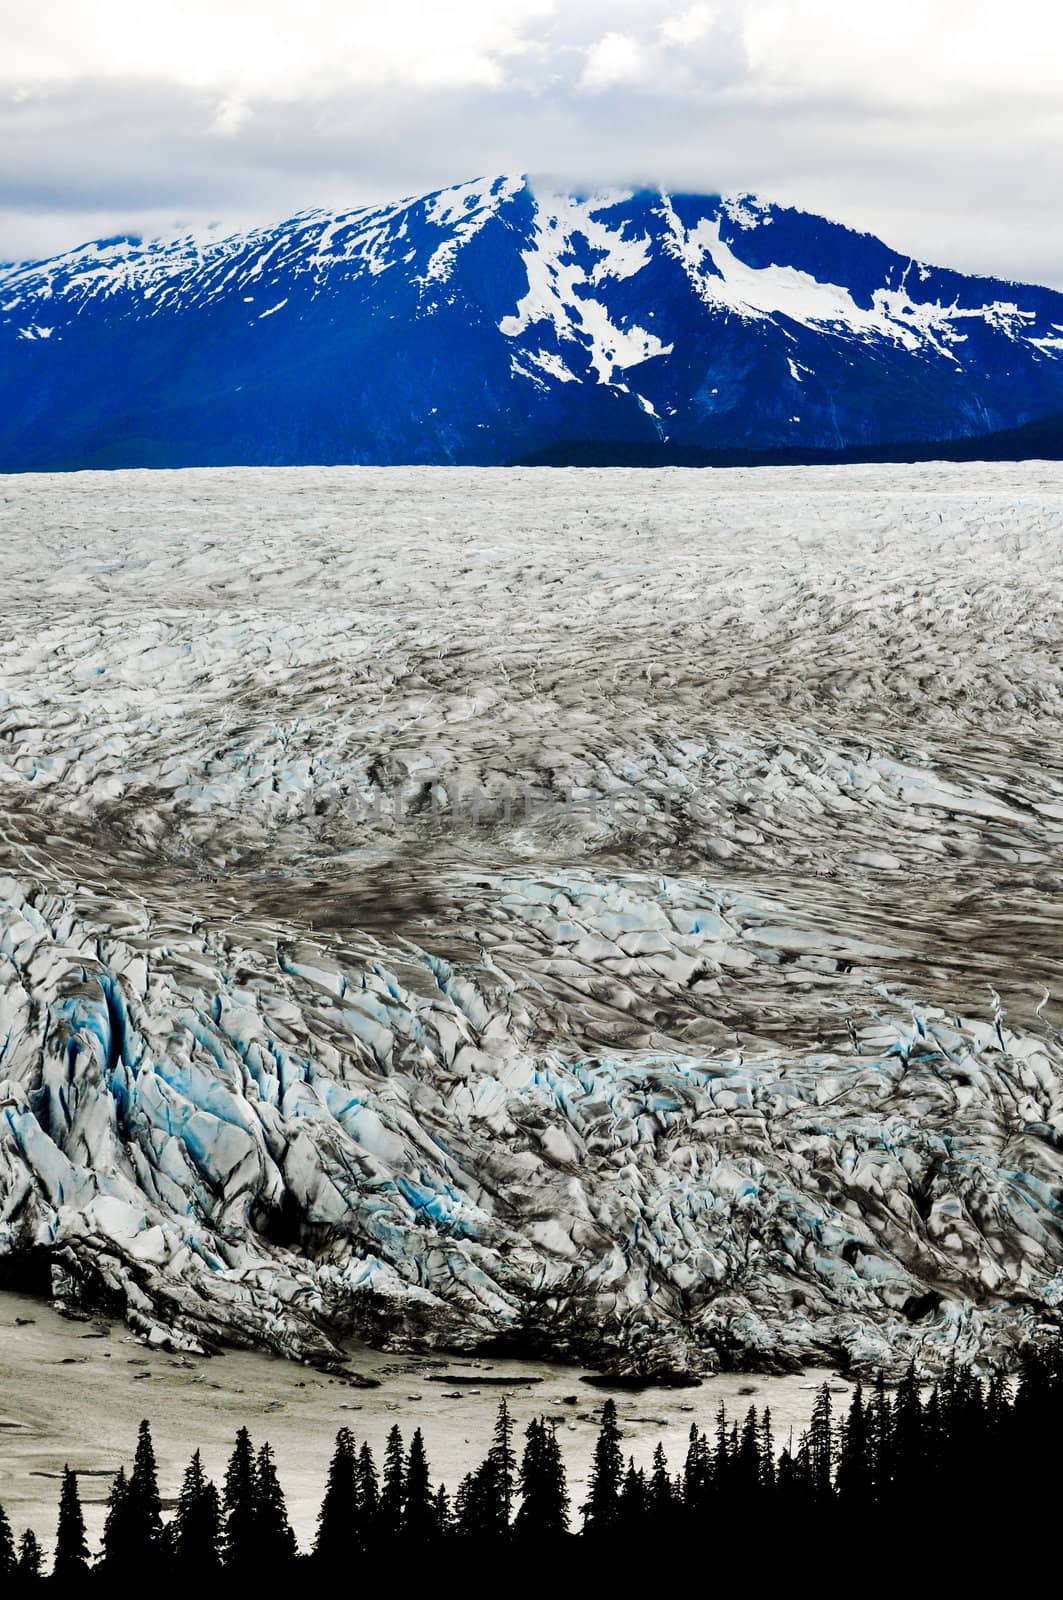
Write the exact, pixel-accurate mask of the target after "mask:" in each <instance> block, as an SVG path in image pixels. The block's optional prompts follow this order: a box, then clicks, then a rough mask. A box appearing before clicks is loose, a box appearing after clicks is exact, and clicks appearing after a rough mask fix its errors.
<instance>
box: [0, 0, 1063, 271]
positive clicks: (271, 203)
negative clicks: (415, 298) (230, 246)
mask: <svg viewBox="0 0 1063 1600" xmlns="http://www.w3.org/2000/svg"><path fill="white" fill-rule="evenodd" d="M1060 59H1063V7H1060V8H1057V7H1056V5H1055V4H1050V3H1048V0H1009V3H1008V5H1007V7H1004V6H1002V5H1001V4H1000V0H964V3H962V4H961V0H890V3H889V5H879V6H873V5H870V4H859V3H856V0H385V3H384V4H381V3H380V0H372V3H370V0H152V3H151V4H150V5H145V4H144V0H5V3H3V4H0V259H2V258H5V257H6V258H9V259H10V258H13V257H16V256H19V255H25V254H44V253H47V252H49V251H53V250H56V249H60V248H63V247H66V246H71V245H74V244H76V243H79V242H80V241H81V240H82V239H84V238H86V237H92V236H95V235H98V234H103V233H113V232H118V231H130V232H152V231H155V230H156V229H158V228H168V227H169V226H170V225H171V224H172V222H174V221H176V220H177V219H193V218H194V219H195V220H197V221H198V222H202V221H203V220H217V221H218V223H219V224H220V225H221V226H223V227H224V226H234V225H243V224H245V223H246V222H248V221H252V220H258V221H263V222H268V221H270V220H276V219H278V218H280V217H283V216H285V215H287V214H290V212H292V211H295V210H299V209H302V208H304V207H306V206H310V205H315V204H326V205H327V204H340V205H342V204H356V203H358V202H360V201H363V200H376V199H382V198H387V197H395V196H399V195H402V194H411V193H416V192H419V191H421V190H424V189H428V188H431V187H435V186H439V185H442V184H444V183H448V182H452V181H457V180H460V179H461V178H465V177H470V176H472V175H473V174H474V173H482V172H498V171H514V170H516V171H530V172H538V173H548V174H550V175H551V176H555V177H557V178H559V179H562V180H568V181H572V182H575V183H580V184H584V185H597V184H605V183H607V184H623V183H639V182H645V183H658V182H659V183H663V184H665V185H667V186H672V187H684V188H688V189H703V190H713V189H718V188H737V189H746V188H748V189H754V190H759V191H760V192H762V193H764V194H765V195H768V196H770V197H772V198H775V199H778V200H780V201H782V202H783V203H787V204H796V205H802V206H805V207H806V208H808V209H810V210H817V211H822V212H824V213H826V214H827V215H833V216H836V217H839V218H840V219H841V220H843V221H847V222H851V223H852V224H854V225H855V226H859V227H862V228H866V229H870V230H872V231H874V232H877V233H879V234H880V235H881V236H882V237H884V238H886V239H887V240H888V241H889V242H890V243H892V244H895V245H897V246H898V247H899V248H902V249H906V250H910V251H912V252H913V253H915V254H917V255H919V256H921V257H923V258H924V259H926V260H934V261H940V262H943V263H945V264H949V265H955V266H957V267H960V268H963V269H964V270H968V271H972V270H983V271H986V272H991V273H996V274H998V275H1002V276H1015V277H1020V278H1029V279H1040V280H1042V281H1054V282H1063V119H1061V117H1060V114H1059V61H1060Z"/></svg>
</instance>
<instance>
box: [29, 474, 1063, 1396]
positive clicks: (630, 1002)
mask: <svg viewBox="0 0 1063 1600" xmlns="http://www.w3.org/2000/svg"><path fill="white" fill-rule="evenodd" d="M1061 534H1063V468H1061V467H1059V466H1054V465H1038V464H1026V465H1022V466H1003V467H997V466H994V467H970V466H952V467H948V466H927V467H900V466H894V467H842V468H795V469H779V468H774V469H762V470H759V471H731V472H712V471H704V472H687V471H661V472H628V471H618V470H612V471H608V472H594V471H548V470H544V469H539V470H527V471H521V470H481V471H477V470H456V469H330V470H309V469H291V470H283V471H282V470H212V471H197V472H182V473H136V472H130V473H111V474H75V475H68V476H58V475H57V476H47V477H35V476H20V477H8V478H2V479H0V606H2V619H0V622H2V629H3V632H2V644H0V874H2V882H0V1111H2V1120H0V1205H2V1210H0V1252H2V1259H0V1267H2V1268H3V1269H4V1271H5V1274H6V1281H8V1282H9V1283H17V1284H19V1285H21V1286H27V1285H29V1286H31V1287H35V1288H36V1287H41V1286H43V1285H48V1284H50V1286H51V1289H52V1292H53V1293H54V1294H55V1295H56V1296H57V1297H58V1298H59V1299H60V1300H62V1301H66V1302H71V1301H74V1300H79V1299H80V1300H83V1301H85V1302H86V1303H90V1304H93V1305H99V1304H106V1305H107V1306H109V1307H110V1308H111V1309H113V1310H116V1311H121V1312H122V1313H123V1314H124V1315H125V1316H126V1317H127V1318H128V1320H129V1321H130V1322H131V1324H132V1325H133V1327H134V1328H135V1329H137V1330H139V1331H140V1332H141V1333H143V1334H146V1335H147V1336H148V1337H149V1338H150V1339H151V1340H152V1341H153V1342H155V1343H158V1344H166V1345H168V1346H169V1347H171V1348H177V1349H181V1348H184V1349H187V1350H195V1349H197V1348H200V1347H202V1346H204V1345H212V1344H214V1343H216V1342H218V1341H222V1342H229V1343H232V1342H236V1343H254V1344H260V1345H263V1346H265V1347H267V1348H269V1349H272V1350H274V1351H278V1352H283V1353H289V1354H299V1355H304V1356H314V1357H321V1358H328V1357H329V1356H330V1355H331V1354H333V1353H334V1352H335V1350H336V1348H337V1341H339V1340H342V1339H345V1338H347V1337H349V1336H350V1335H351V1334H352V1333H355V1334H360V1335H367V1336H369V1337H371V1338H373V1339H375V1340H377V1341H381V1340H383V1341H385V1342H386V1343H388V1344H389V1345H390V1346H391V1347H392V1348H397V1347H408V1348H409V1347H414V1346H419V1347H424V1346H429V1345H432V1344H437V1345H442V1344H446V1345H448V1346H451V1347H455V1348H460V1349H464V1350H469V1351H471V1350H482V1349H485V1348H490V1349H502V1350H510V1351H512V1352H513V1353H514V1354H520V1355H522V1356H525V1357H530V1356H542V1355H544V1354H548V1355H554V1356H557V1357H564V1358H568V1359H571V1360H577V1361H580V1362H593V1363H599V1364H605V1365H610V1364H612V1365H616V1366H620V1367H635V1368H642V1369H644V1370H648V1371H658V1370H663V1369H669V1368H684V1367H693V1368H695V1369H699V1370H701V1369H706V1368H711V1367H713V1366H714V1365H717V1364H719V1365H724V1366H727V1365H740V1366H760V1367H764V1366H767V1367H776V1368H791V1367H793V1366H796V1364H797V1363H799V1362H810V1363H818V1364H821V1365H822V1364H827V1363H830V1364H833V1363H843V1364H846V1363H848V1364H852V1365H853V1366H854V1367H855V1368H856V1369H858V1370H862V1369H866V1370H870V1369H872V1368H874V1367H877V1366H878V1365H880V1364H883V1363H885V1364H888V1365H892V1366H895V1367H896V1366H898V1365H899V1364H901V1363H904V1362H907V1360H908V1359H909V1358H910V1357H911V1356H912V1355H915V1356H916V1357H917V1358H918V1359H919V1360H920V1361H921V1362H923V1363H924V1364H925V1365H926V1366H927V1367H928V1368H931V1367H933V1366H935V1365H937V1364H938V1363H940V1362H941V1361H942V1360H945V1359H947V1358H948V1356H949V1355H950V1354H951V1353H954V1352H955V1353H956V1354H958V1355H959V1356H961V1357H962V1358H964V1359H967V1358H975V1359H977V1360H979V1361H981V1362H986V1361H988V1360H992V1359H995V1358H997V1357H999V1356H1001V1355H1002V1354H1006V1353H1007V1351H1008V1349H1009V1348H1013V1347H1014V1346H1015V1345H1016V1343H1017V1342H1019V1341H1020V1340H1021V1339H1023V1338H1025V1337H1026V1336H1028V1335H1029V1333H1030V1332H1031V1331H1032V1330H1034V1329H1036V1328H1037V1327H1038V1326H1040V1325H1043V1324H1045V1323H1046V1322H1050V1323H1053V1324H1054V1323H1055V1321H1056V1310H1055V1308H1056V1306H1057V1305H1058V1304H1059V1303H1060V1302H1061V1301H1063V1212H1061V1208H1060V1198H1061V1196H1063V1187H1061V1184H1063V1047H1061V1042H1060V1033H1059V1027H1060V1024H1061V1022H1063V1006H1061V1000H1063V985H1061V982H1060V977H1059V972H1058V966H1059V957H1060V953H1061V949H1063V919H1061V911H1063V907H1061V903H1060V902H1061V899H1063V882H1061V876H1060V865H1061V846H1063V736H1061V732H1060V720H1059V719H1060V708H1061V687H1063V654H1061V641H1063V617H1061V606H1063V566H1061V562H1060V557H1059V549H1060V538H1061ZM499 1340H501V1343H499V1342H498V1341H499Z"/></svg>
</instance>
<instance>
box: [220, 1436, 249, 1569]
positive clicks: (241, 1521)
mask: <svg viewBox="0 0 1063 1600" xmlns="http://www.w3.org/2000/svg"><path fill="white" fill-rule="evenodd" d="M222 1506H223V1509H224V1513H225V1522H224V1529H223V1533H222V1558H223V1560H224V1562H225V1565H226V1566H227V1567H232V1568H237V1569H243V1568H247V1567H250V1566H253V1565H254V1561H255V1458H254V1451H253V1448H252V1445H251V1435H250V1434H249V1433H248V1431H247V1429H246V1428H241V1429H240V1431H239V1433H238V1434H237V1435H236V1444H235V1445H234V1447H233V1453H232V1455H231V1456H230V1457H229V1465H228V1467H227V1468H226V1470H225V1488H224V1492H223V1494H222Z"/></svg>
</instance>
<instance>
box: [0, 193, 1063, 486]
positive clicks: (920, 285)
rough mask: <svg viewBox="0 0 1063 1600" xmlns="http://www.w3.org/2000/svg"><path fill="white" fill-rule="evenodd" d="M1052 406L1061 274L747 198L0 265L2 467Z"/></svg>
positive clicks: (964, 415)
mask: <svg viewBox="0 0 1063 1600" xmlns="http://www.w3.org/2000/svg"><path fill="white" fill-rule="evenodd" d="M1061 410H1063V294H1061V293H1059V292H1058V291H1055V290H1052V289H1043V288H1039V287H1037V286H1028V285H1019V284H1015V283H1011V282H1007V281H1005V280H998V279H993V278H988V277H971V276H965V275H963V274H961V273H956V272H952V271H950V270H948V269H945V268H937V267H932V266H929V265H927V264H926V263H924V262H921V261H919V260H917V259H916V258H914V257H909V256H904V255H902V254H900V253H899V252H896V251H893V250H891V249H890V248H889V247H888V246H887V245H885V244H883V243H882V242H881V241H880V240H877V239H875V238H874V237H873V236H872V235H869V234H860V233H857V232H855V231H854V230H852V229H849V228H846V227H845V226H844V225H842V224H839V223H833V222H829V221H826V220H825V219H823V218H818V217H815V216H812V215H810V214H808V213H804V212H799V211H796V210H794V209H792V208H783V207H778V206H774V205H772V204H770V202H767V201H764V200H760V199H758V198H756V197H755V196H752V195H749V194H744V195H723V196H713V195H709V196H696V195H682V194H668V193H666V192H665V191H651V190H639V191H634V192H632V191H610V192H607V193H604V194H601V195H591V196H582V197H581V196H578V195H569V194H563V193H558V192H556V191H549V190H546V189H543V188H539V187H535V186H533V185H532V184H531V183H530V182H529V180H527V179H526V178H524V177H519V176H506V175H503V176H499V177H494V178H487V179H482V180H473V181H472V182H470V183H465V184H459V185H456V186H454V187H453V188H450V189H444V190H440V191H437V192H435V193H433V194H430V195H425V196H420V197H416V198H414V199H412V200H404V201H399V202H396V203H395V204H392V205H382V206H366V207H360V208H356V209H354V210H351V211H341V212H330V211H322V210H315V211H310V212H303V213H300V214H298V215H297V216H296V217H293V218H291V219H289V220H288V221H287V222H285V223H282V224H279V225H278V226H277V227H275V228H260V229H254V230H250V231H249V232H246V233H237V234H233V235H230V236H228V237H225V238H221V239H216V240H209V241H202V240H196V239H195V238H194V237H193V236H192V235H186V236H184V237H182V238H178V239H173V240H168V241H167V240H156V241H149V242H146V243H145V242H143V241H137V240H135V239H134V238H133V237H132V236H129V237H125V236H115V237H113V238H111V239H108V240H104V241H99V242H97V243H94V244H89V245H85V246H83V247H81V248H79V249H78V250H75V251H71V252H67V253H66V254H65V255H62V256H57V257H53V258H50V259H48V260H45V261H43V262H33V263H27V264H23V265H20V266H15V267H11V268H0V469H4V470H24V469H28V470H56V469H61V468H67V467H79V466H88V465H104V466H139V465H152V466H183V465H201V466H209V465H303V464H313V465H329V464H339V463H351V464H357V463H366V464H400V463H401V464H418V463H422V464H449V463H453V464H456V465H502V464H506V463H509V462H512V461H527V460H534V459H536V458H537V457H538V456H540V455H541V454H542V453H544V452H545V453H546V455H547V456H550V455H551V454H553V455H557V454H558V453H560V455H561V457H562V458H563V457H564V455H565V452H566V451H569V452H570V453H571V452H572V451H573V450H575V452H576V454H577V455H578V453H579V450H580V449H581V448H583V447H584V446H585V445H586V444H587V442H588V441H590V442H592V443H595V444H598V442H599V441H600V442H601V444H602V445H608V446H610V447H612V448H614V449H617V450H619V451H620V452H621V453H623V452H624V451H625V450H629V451H635V452H636V453H638V451H639V450H644V451H648V452H649V453H650V455H651V456H652V455H653V454H654V453H655V452H656V453H657V455H660V453H661V450H662V447H668V449H670V450H671V451H672V452H678V453H679V454H680V455H682V454H683V453H684V452H705V453H707V455H709V456H711V455H713V454H714V453H716V454H722V455H723V456H724V457H726V456H727V455H728V454H732V455H733V454H735V453H736V452H737V453H738V455H739V456H740V457H742V458H743V459H745V458H746V457H748V456H749V455H753V456H755V457H760V456H764V455H767V456H772V455H775V454H779V458H780V459H785V460H790V461H793V460H799V459H806V458H811V459H815V458H816V457H817V455H818V454H821V453H823V452H842V453H852V452H856V453H857V457H859V455H860V453H861V452H865V453H866V452H871V453H872V458H874V452H878V451H881V450H883V449H893V448H902V447H911V446H924V445H928V444H933V443H940V442H943V441H945V442H947V441H962V440H967V439H976V438H980V437H983V436H986V437H988V436H991V435H997V434H1001V433H1004V432H1007V431H1008V430H1012V429H1016V428H1022V427H1024V426H1026V425H1027V424H1031V423H1039V422H1040V421H1041V420H1042V419H1045V418H1050V417H1051V416H1053V415H1055V414H1056V413H1059V412H1060V411H1061ZM743 453H744V454H743ZM865 458H866V456H865Z"/></svg>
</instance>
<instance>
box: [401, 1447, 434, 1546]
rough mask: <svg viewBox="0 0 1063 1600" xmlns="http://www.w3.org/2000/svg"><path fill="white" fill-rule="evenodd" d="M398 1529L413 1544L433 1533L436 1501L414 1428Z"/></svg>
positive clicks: (429, 1536) (428, 1539)
mask: <svg viewBox="0 0 1063 1600" xmlns="http://www.w3.org/2000/svg"><path fill="white" fill-rule="evenodd" d="M402 1531H403V1533H404V1534H405V1535H406V1537H407V1538H408V1539H410V1540H411V1541H412V1542H414V1543H416V1544H428V1543H430V1542H431V1541H432V1540H433V1539H434V1538H435V1536H436V1532H437V1526H436V1505H435V1496H434V1495H433V1493H432V1484H431V1481H430V1478H429V1468H428V1457H427V1456H426V1455H425V1448H424V1439H423V1438H422V1436H421V1430H420V1428H418V1429H417V1430H416V1431H415V1433H414V1436H413V1438H412V1439H411V1440H410V1453H409V1456H408V1457H407V1461H406V1495H405V1501H404V1504H403V1508H402Z"/></svg>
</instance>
